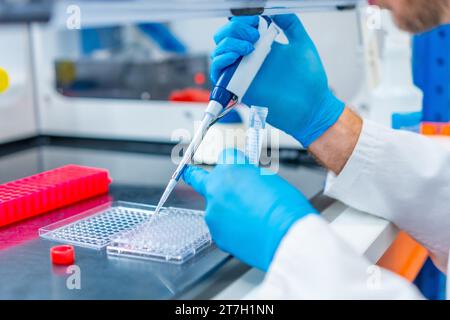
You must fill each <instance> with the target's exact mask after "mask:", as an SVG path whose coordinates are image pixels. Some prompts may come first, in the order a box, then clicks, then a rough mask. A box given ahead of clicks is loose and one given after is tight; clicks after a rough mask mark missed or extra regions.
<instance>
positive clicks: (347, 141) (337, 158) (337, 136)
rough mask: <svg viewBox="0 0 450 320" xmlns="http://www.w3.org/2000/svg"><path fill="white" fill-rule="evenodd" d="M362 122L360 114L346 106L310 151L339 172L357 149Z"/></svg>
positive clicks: (322, 162) (330, 168) (327, 166)
mask: <svg viewBox="0 0 450 320" xmlns="http://www.w3.org/2000/svg"><path fill="white" fill-rule="evenodd" d="M362 124H363V122H362V119H361V117H360V116H358V115H357V114H356V113H355V112H353V111H351V110H350V109H349V108H345V110H344V112H343V113H342V115H341V117H340V118H339V120H338V121H337V122H336V123H335V124H334V125H333V126H332V127H331V128H330V129H328V130H327V131H326V132H325V133H324V134H323V135H322V136H321V137H320V138H319V139H317V140H316V141H314V142H313V143H312V144H311V145H310V146H309V152H310V153H311V154H312V155H313V156H314V157H315V158H316V159H317V160H318V161H319V162H320V163H321V164H323V165H324V166H325V167H326V168H327V169H329V170H331V171H333V172H334V173H335V174H339V173H340V172H341V171H342V169H343V168H344V166H345V164H346V163H347V161H348V159H349V158H350V156H351V155H352V153H353V150H354V149H355V146H356V144H357V142H358V139H359V135H360V134H361V129H362Z"/></svg>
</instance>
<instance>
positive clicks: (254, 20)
mask: <svg viewBox="0 0 450 320" xmlns="http://www.w3.org/2000/svg"><path fill="white" fill-rule="evenodd" d="M259 19H260V17H259V16H235V17H231V19H230V21H238V22H241V23H245V24H248V25H249V26H252V27H258V26H259Z"/></svg>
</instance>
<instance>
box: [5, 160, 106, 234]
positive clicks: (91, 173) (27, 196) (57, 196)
mask: <svg viewBox="0 0 450 320" xmlns="http://www.w3.org/2000/svg"><path fill="white" fill-rule="evenodd" d="M110 183H111V179H110V178H109V174H108V170H105V169H99V168H92V167H84V166H78V165H67V166H64V167H60V168H57V169H54V170H50V171H45V172H42V173H39V174H36V175H33V176H29V177H26V178H23V179H19V180H15V181H11V182H7V183H5V184H2V185H0V227H2V226H5V225H8V224H11V223H14V222H17V221H21V220H24V219H27V218H30V217H33V216H36V215H39V214H42V213H46V212H48V211H51V210H54V209H58V208H61V207H64V206H66V205H70V204H73V203H75V202H78V201H81V200H84V199H88V198H91V197H94V196H97V195H100V194H103V193H107V192H108V190H109V184H110Z"/></svg>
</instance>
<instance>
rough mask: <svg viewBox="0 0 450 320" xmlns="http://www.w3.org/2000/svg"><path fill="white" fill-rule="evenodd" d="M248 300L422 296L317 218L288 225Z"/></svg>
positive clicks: (418, 297) (415, 297) (307, 218)
mask: <svg viewBox="0 0 450 320" xmlns="http://www.w3.org/2000/svg"><path fill="white" fill-rule="evenodd" d="M247 298H250V299H423V296H422V295H421V294H420V293H419V292H418V291H417V289H416V288H415V287H414V286H413V285H412V284H410V283H408V282H407V281H406V280H404V279H403V278H401V277H399V276H397V275H394V274H392V273H390V272H388V271H386V270H383V269H382V268H380V267H377V266H374V265H372V264H371V263H370V262H369V261H368V260H367V259H366V258H364V257H362V256H360V255H358V254H357V253H356V252H354V251H353V249H351V248H350V246H348V245H347V244H346V243H344V241H343V240H341V239H340V238H339V237H338V236H337V235H336V234H334V232H333V231H332V229H331V228H330V227H329V226H328V224H327V223H326V222H325V221H324V220H323V219H322V218H320V217H319V216H315V215H310V216H308V217H306V218H304V219H302V220H300V221H299V222H297V223H296V224H294V226H292V228H291V229H290V230H289V232H288V234H287V235H286V236H285V238H284V239H283V241H282V242H281V244H280V247H279V249H278V251H277V253H276V255H275V257H274V260H273V262H272V265H271V267H270V269H269V271H268V273H267V275H266V277H265V279H264V281H263V283H262V284H261V286H260V287H258V288H257V289H256V290H255V291H254V292H253V293H252V294H251V295H250V296H248V297H247Z"/></svg>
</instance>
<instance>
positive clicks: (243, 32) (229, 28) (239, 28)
mask: <svg viewBox="0 0 450 320" xmlns="http://www.w3.org/2000/svg"><path fill="white" fill-rule="evenodd" d="M256 26H257V25H256ZM226 38H236V39H240V40H246V41H249V42H251V43H255V42H256V41H257V40H258V39H259V32H258V29H256V28H255V27H254V26H252V25H249V24H247V23H245V22H241V21H240V20H232V21H230V22H229V23H227V24H226V25H224V26H223V27H222V28H220V29H219V31H217V32H216V34H215V35H214V42H215V43H216V44H219V43H220V42H222V40H223V39H226Z"/></svg>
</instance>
